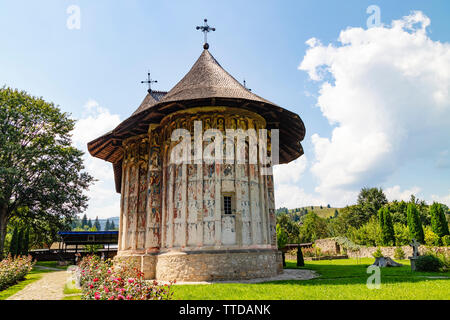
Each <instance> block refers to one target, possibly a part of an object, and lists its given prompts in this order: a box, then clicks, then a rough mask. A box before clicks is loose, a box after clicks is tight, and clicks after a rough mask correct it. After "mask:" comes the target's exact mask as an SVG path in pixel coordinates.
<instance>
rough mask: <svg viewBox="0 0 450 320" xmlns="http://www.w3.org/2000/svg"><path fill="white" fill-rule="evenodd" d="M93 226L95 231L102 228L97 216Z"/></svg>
mask: <svg viewBox="0 0 450 320" xmlns="http://www.w3.org/2000/svg"><path fill="white" fill-rule="evenodd" d="M94 227H95V228H96V229H97V231H101V230H102V226H101V225H100V221H98V217H96V218H95V222H94Z"/></svg>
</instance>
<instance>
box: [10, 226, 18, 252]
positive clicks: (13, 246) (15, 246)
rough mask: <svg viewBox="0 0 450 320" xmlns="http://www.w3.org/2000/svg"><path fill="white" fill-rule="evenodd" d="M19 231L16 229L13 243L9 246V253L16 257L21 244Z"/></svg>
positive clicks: (12, 239)
mask: <svg viewBox="0 0 450 320" xmlns="http://www.w3.org/2000/svg"><path fill="white" fill-rule="evenodd" d="M18 236H19V231H18V230H17V227H14V230H13V234H12V238H11V243H10V244H9V253H10V254H11V255H12V256H13V257H14V256H17V255H18V249H19V243H18V240H19V239H18Z"/></svg>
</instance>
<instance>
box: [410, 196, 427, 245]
mask: <svg viewBox="0 0 450 320" xmlns="http://www.w3.org/2000/svg"><path fill="white" fill-rule="evenodd" d="M406 216H407V222H408V229H409V234H410V236H411V238H413V239H416V241H418V242H420V243H425V235H424V233H423V227H422V222H421V221H420V217H419V211H418V210H417V207H416V204H415V203H414V202H410V203H408V208H407V209H406Z"/></svg>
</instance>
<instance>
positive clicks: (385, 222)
mask: <svg viewBox="0 0 450 320" xmlns="http://www.w3.org/2000/svg"><path fill="white" fill-rule="evenodd" d="M378 221H379V222H380V227H381V244H382V245H384V246H389V245H394V246H395V232H394V226H393V225H392V218H391V213H390V212H389V208H388V207H387V206H384V207H383V208H381V209H380V210H378Z"/></svg>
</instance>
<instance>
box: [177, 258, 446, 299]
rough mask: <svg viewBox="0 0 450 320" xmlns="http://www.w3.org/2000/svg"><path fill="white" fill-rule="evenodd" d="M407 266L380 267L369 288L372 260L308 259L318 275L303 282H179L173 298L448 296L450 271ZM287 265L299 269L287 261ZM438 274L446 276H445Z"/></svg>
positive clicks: (409, 297)
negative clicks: (375, 284)
mask: <svg viewBox="0 0 450 320" xmlns="http://www.w3.org/2000/svg"><path fill="white" fill-rule="evenodd" d="M400 262H401V263H402V264H404V265H405V266H403V267H399V268H383V269H381V287H380V289H368V288H367V285H366V282H367V278H368V277H369V276H370V274H367V273H366V270H367V267H368V266H369V265H370V264H372V263H373V259H370V258H366V259H361V263H360V264H358V263H357V261H356V260H354V259H345V260H322V261H308V262H306V265H305V267H304V268H305V269H310V270H315V271H317V272H318V273H319V274H320V277H319V278H316V279H313V280H304V281H277V282H266V283H258V284H239V283H236V284H212V285H178V286H175V288H174V292H175V293H174V298H175V299H183V300H215V299H217V300H222V299H223V300H241V299H243V300H248V299H252V300H253V299H255V300H258V299H267V300H303V299H305V300H317V299H327V300H328V299H330V300H333V299H344V300H353V299H354V300H366V299H372V300H373V299H374V300H385V299H387V300H391V299H392V300H396V299H407V300H410V299H449V298H450V273H448V272H447V273H421V272H414V273H413V272H411V269H410V266H409V261H407V260H402V261H400ZM287 267H288V268H296V266H295V263H294V262H293V261H288V263H287ZM435 277H445V278H443V279H441V278H439V279H437V278H435Z"/></svg>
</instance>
